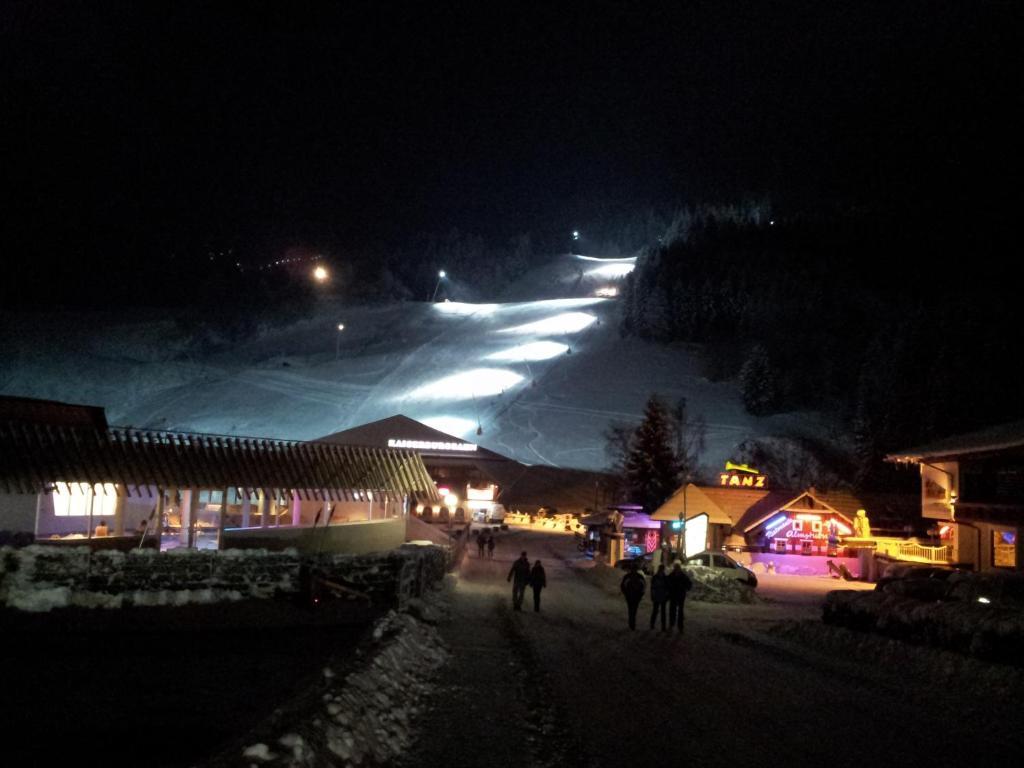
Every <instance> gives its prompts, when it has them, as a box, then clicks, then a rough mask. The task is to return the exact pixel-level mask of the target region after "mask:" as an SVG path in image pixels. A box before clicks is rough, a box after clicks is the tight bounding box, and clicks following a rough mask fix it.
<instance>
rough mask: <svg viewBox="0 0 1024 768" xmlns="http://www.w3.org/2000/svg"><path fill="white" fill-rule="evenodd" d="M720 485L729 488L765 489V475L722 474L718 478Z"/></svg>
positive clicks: (766, 479)
mask: <svg viewBox="0 0 1024 768" xmlns="http://www.w3.org/2000/svg"><path fill="white" fill-rule="evenodd" d="M718 479H719V482H720V484H721V485H724V486H728V487H731V488H767V487H768V486H767V482H768V477H767V475H745V474H744V475H740V474H737V473H734V472H722V473H721V474H720V475H719V476H718Z"/></svg>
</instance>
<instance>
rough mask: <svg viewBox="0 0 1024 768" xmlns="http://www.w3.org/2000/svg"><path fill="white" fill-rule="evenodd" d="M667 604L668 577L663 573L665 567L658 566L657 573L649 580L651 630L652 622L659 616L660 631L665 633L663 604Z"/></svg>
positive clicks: (666, 629)
mask: <svg viewBox="0 0 1024 768" xmlns="http://www.w3.org/2000/svg"><path fill="white" fill-rule="evenodd" d="M667 602H668V575H667V574H666V573H665V565H664V564H662V565H659V566H658V572H657V573H656V574H654V576H653V577H652V578H651V603H652V604H653V608H654V609H653V610H652V611H651V629H654V622H655V620H656V619H657V618H658V616H661V631H662V632H667V631H668V628H667V627H666V626H665V604H666V603H667Z"/></svg>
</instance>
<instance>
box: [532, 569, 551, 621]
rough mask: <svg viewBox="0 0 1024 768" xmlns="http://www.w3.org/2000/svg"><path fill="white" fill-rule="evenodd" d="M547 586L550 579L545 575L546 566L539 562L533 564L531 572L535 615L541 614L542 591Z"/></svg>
mask: <svg viewBox="0 0 1024 768" xmlns="http://www.w3.org/2000/svg"><path fill="white" fill-rule="evenodd" d="M547 585H548V579H547V576H546V575H545V573H544V566H543V565H541V564H540V560H538V561H537V562H535V563H534V564H533V570H531V571H530V588H531V589H532V590H533V610H534V613H540V591H541V590H542V589H544V587H546V586H547Z"/></svg>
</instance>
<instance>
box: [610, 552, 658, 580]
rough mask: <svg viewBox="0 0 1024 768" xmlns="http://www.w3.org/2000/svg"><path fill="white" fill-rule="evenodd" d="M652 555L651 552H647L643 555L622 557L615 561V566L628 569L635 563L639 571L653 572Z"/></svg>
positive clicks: (623, 569)
mask: <svg viewBox="0 0 1024 768" xmlns="http://www.w3.org/2000/svg"><path fill="white" fill-rule="evenodd" d="M652 557H653V553H651V552H648V553H647V554H644V555H638V556H636V557H624V558H622V559H621V560H619V561H618V562H617V563H615V567H616V568H618V569H619V570H622V571H628V570H629V569H630V568H631V567H632V566H633V564H634V563H635V564H636V567H637V568H638V569H639V570H640V572H641V573H646V574H648V575H650V574H651V573H653V570H652V568H651V559H652Z"/></svg>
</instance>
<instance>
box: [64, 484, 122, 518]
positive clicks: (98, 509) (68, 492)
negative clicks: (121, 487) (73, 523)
mask: <svg viewBox="0 0 1024 768" xmlns="http://www.w3.org/2000/svg"><path fill="white" fill-rule="evenodd" d="M116 506H117V486H115V485H114V484H113V483H106V484H104V485H103V486H102V489H101V490H100V492H99V493H96V491H95V489H94V488H93V487H92V486H89V485H86V484H84V483H55V484H54V489H53V514H54V515H55V516H56V517H88V516H89V510H90V508H91V509H92V514H93V517H110V516H111V515H113V514H114V508H115V507H116Z"/></svg>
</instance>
